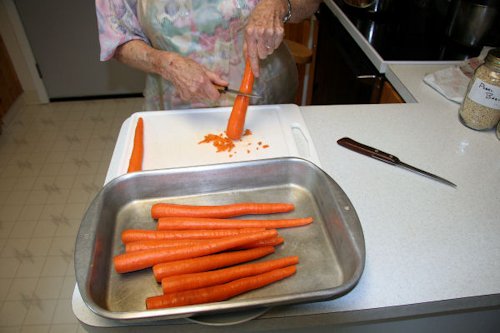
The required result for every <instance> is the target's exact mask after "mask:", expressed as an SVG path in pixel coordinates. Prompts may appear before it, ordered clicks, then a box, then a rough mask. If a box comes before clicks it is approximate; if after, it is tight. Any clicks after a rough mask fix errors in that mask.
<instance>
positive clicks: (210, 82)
mask: <svg viewBox="0 0 500 333" xmlns="http://www.w3.org/2000/svg"><path fill="white" fill-rule="evenodd" d="M155 68H156V72H157V73H159V74H160V75H161V76H162V77H163V78H164V79H165V80H168V81H170V82H172V83H173V85H174V86H175V88H176V89H177V92H178V93H179V96H180V98H181V99H182V100H184V101H187V102H203V101H207V100H210V101H215V100H217V99H219V97H220V93H219V91H218V90H217V88H215V86H214V84H216V85H219V86H227V85H228V84H229V83H228V82H227V81H225V80H223V79H222V78H221V77H220V76H219V75H217V74H216V73H214V72H212V71H210V70H208V69H207V68H206V67H205V66H203V65H201V64H199V63H197V62H196V61H194V60H192V59H190V58H187V57H183V56H181V55H179V54H177V53H172V52H165V51H158V53H157V56H156V60H155Z"/></svg>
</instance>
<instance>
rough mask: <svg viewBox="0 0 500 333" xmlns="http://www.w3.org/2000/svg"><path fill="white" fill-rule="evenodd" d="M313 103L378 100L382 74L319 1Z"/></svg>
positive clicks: (360, 102)
mask: <svg viewBox="0 0 500 333" xmlns="http://www.w3.org/2000/svg"><path fill="white" fill-rule="evenodd" d="M316 15H317V18H318V26H319V31H318V44H317V51H316V52H317V53H316V67H315V73H314V83H313V92H312V104H314V105H327V104H370V103H378V100H379V97H380V92H381V87H382V84H383V80H384V77H383V75H382V74H380V73H379V72H378V71H377V69H376V68H375V66H373V64H372V63H371V61H370V60H369V59H368V57H367V56H366V55H365V54H364V53H363V51H362V50H361V48H360V47H359V46H358V45H357V44H356V42H355V41H354V39H352V37H351V36H350V35H349V33H348V32H347V30H346V29H345V28H344V27H343V26H342V24H341V23H340V22H339V20H338V19H337V18H336V17H335V16H334V15H333V13H332V12H331V10H330V9H329V8H328V7H327V6H326V5H325V4H321V6H320V9H319V11H318V13H317V14H316Z"/></svg>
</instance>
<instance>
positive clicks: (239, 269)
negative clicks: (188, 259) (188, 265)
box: [161, 256, 299, 294]
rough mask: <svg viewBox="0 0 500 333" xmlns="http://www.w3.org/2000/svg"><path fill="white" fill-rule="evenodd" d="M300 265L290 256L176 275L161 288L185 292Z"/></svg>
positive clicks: (165, 281) (168, 290) (164, 280)
mask: <svg viewBox="0 0 500 333" xmlns="http://www.w3.org/2000/svg"><path fill="white" fill-rule="evenodd" d="M298 263H299V257H297V256H290V257H284V258H279V259H274V260H267V261H263V262H257V263H251V264H243V265H238V266H232V267H228V268H223V269H218V270H214V271H208V272H201V273H191V274H184V275H176V276H170V277H166V278H163V279H162V280H161V286H162V289H163V293H165V294H167V293H173V292H179V291H184V290H192V289H199V288H204V287H209V286H214V285H218V284H223V283H227V282H230V281H233V280H237V279H241V278H244V277H248V276H253V275H258V274H262V273H265V272H269V271H272V270H275V269H278V268H283V267H287V266H291V265H296V264H298Z"/></svg>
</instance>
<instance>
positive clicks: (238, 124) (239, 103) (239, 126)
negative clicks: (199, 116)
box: [226, 59, 254, 140]
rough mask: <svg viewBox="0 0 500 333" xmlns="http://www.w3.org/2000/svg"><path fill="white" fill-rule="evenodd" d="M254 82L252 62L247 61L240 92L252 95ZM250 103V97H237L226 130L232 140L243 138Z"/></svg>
mask: <svg viewBox="0 0 500 333" xmlns="http://www.w3.org/2000/svg"><path fill="white" fill-rule="evenodd" d="M253 82H254V75H253V72H252V68H251V67H250V61H249V60H248V59H247V60H246V62H245V71H244V73H243V78H242V80H241V85H240V91H241V92H243V93H247V94H250V93H252V89H253ZM249 103H250V98H249V97H247V96H242V95H238V96H236V99H235V100H234V105H233V109H232V110H231V115H230V116H229V120H228V122H227V128H226V135H227V136H228V137H229V138H230V139H233V140H239V139H240V138H241V136H242V134H243V129H244V127H245V118H246V114H247V109H248V104H249Z"/></svg>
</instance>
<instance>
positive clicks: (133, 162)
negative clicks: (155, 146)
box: [127, 117, 144, 172]
mask: <svg viewBox="0 0 500 333" xmlns="http://www.w3.org/2000/svg"><path fill="white" fill-rule="evenodd" d="M143 158H144V121H143V120H142V117H139V119H138V120H137V125H136V127H135V134H134V145H133V147H132V154H131V155H130V161H129V164H128V170H127V172H134V171H141V170H142V160H143Z"/></svg>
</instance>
